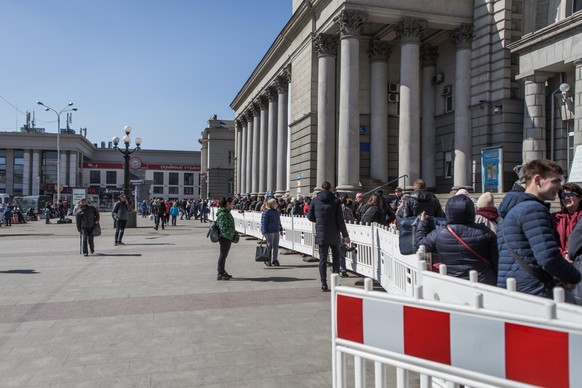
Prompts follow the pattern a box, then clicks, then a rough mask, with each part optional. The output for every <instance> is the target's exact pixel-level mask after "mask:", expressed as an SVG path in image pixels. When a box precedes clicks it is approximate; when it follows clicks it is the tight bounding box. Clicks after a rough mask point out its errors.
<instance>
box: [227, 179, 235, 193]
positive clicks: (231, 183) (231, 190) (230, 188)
mask: <svg viewBox="0 0 582 388" xmlns="http://www.w3.org/2000/svg"><path fill="white" fill-rule="evenodd" d="M226 190H227V191H228V194H234V181H233V180H232V179H231V180H229V181H228V182H227V183H226Z"/></svg>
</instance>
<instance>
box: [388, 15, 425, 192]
mask: <svg viewBox="0 0 582 388" xmlns="http://www.w3.org/2000/svg"><path fill="white" fill-rule="evenodd" d="M426 24H427V22H426V21H425V20H410V19H406V20H402V21H400V22H398V23H397V24H396V26H395V31H396V34H397V36H398V38H400V41H401V49H400V50H401V53H400V116H399V120H398V126H399V139H398V176H402V175H408V178H407V179H406V182H409V183H412V182H414V180H415V179H418V178H419V177H420V157H419V156H420V81H419V80H420V40H421V39H422V35H423V34H424V31H425V30H426Z"/></svg>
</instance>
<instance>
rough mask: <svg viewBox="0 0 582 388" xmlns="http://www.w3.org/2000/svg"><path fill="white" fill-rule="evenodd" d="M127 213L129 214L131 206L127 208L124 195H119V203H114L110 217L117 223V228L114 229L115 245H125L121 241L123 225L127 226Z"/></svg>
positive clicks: (127, 203)
mask: <svg viewBox="0 0 582 388" xmlns="http://www.w3.org/2000/svg"><path fill="white" fill-rule="evenodd" d="M129 213H131V206H129V202H127V197H126V196H125V194H121V195H120V196H119V201H117V202H116V203H115V206H114V207H113V211H112V212H111V216H112V217H113V219H114V220H116V222H117V227H116V228H115V245H125V244H124V243H123V242H122V241H121V240H122V239H123V233H124V232H125V224H127V218H128V214H129Z"/></svg>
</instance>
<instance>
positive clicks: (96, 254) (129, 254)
mask: <svg viewBox="0 0 582 388" xmlns="http://www.w3.org/2000/svg"><path fill="white" fill-rule="evenodd" d="M94 256H121V257H123V256H128V257H131V256H142V254H141V253H95V255H94Z"/></svg>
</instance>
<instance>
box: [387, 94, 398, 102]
mask: <svg viewBox="0 0 582 388" xmlns="http://www.w3.org/2000/svg"><path fill="white" fill-rule="evenodd" d="M399 101H400V95H399V94H396V93H388V102H392V103H395V102H399Z"/></svg>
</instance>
